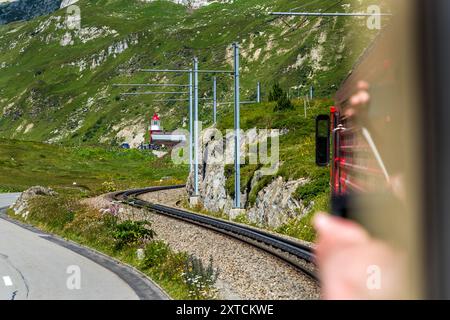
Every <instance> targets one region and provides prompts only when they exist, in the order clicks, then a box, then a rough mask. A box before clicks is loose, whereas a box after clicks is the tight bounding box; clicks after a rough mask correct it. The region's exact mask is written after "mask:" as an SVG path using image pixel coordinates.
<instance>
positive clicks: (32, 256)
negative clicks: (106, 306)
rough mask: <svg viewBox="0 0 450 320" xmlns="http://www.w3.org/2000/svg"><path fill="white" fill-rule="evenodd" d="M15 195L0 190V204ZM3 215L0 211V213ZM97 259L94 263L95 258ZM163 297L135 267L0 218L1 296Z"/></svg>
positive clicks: (2, 205) (7, 298)
mask: <svg viewBox="0 0 450 320" xmlns="http://www.w3.org/2000/svg"><path fill="white" fill-rule="evenodd" d="M18 196H19V194H0V208H4V207H7V206H9V205H11V204H12V203H14V201H15V200H16V199H17V197H18ZM0 213H1V212H0ZM94 261H95V262H94ZM22 299H32V300H43V299H45V300H47V299H52V300H53V299H57V300H74V299H85V300H94V299H95V300H98V299H99V300H122V299H125V300H137V299H158V300H159V299H167V297H166V295H165V294H164V293H163V292H162V291H161V290H160V289H159V288H157V287H156V286H155V285H154V284H153V283H151V282H150V281H148V280H147V279H145V278H144V277H143V276H142V275H141V274H139V273H137V272H135V271H134V270H133V269H131V268H128V267H126V266H123V265H120V264H118V263H116V262H114V261H113V260H111V259H109V258H107V257H106V256H103V255H101V254H97V253H94V252H92V251H90V250H87V249H86V248H82V247H79V246H77V245H75V244H73V243H70V242H66V241H64V240H61V239H59V238H57V237H53V236H50V235H47V234H43V233H42V232H40V231H38V230H35V229H33V228H30V227H23V226H20V225H18V224H17V223H14V222H13V221H10V220H9V219H8V218H6V217H4V216H3V217H2V218H1V217H0V300H22Z"/></svg>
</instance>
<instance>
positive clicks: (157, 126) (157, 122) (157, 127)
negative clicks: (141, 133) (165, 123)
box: [149, 113, 162, 143]
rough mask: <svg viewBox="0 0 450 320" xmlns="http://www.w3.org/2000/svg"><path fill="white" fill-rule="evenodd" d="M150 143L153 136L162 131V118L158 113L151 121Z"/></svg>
mask: <svg viewBox="0 0 450 320" xmlns="http://www.w3.org/2000/svg"><path fill="white" fill-rule="evenodd" d="M149 131H150V143H152V136H153V134H154V133H161V132H162V128H161V119H160V118H159V116H158V114H157V113H155V114H154V115H153V117H152V119H151V121H150V128H149Z"/></svg>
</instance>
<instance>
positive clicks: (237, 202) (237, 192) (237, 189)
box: [233, 42, 241, 209]
mask: <svg viewBox="0 0 450 320" xmlns="http://www.w3.org/2000/svg"><path fill="white" fill-rule="evenodd" d="M233 51H234V130H235V138H234V144H235V145H234V148H235V149H234V157H235V159H234V171H235V175H234V197H235V198H234V207H235V209H240V208H241V139H240V107H241V103H240V95H239V91H240V83H239V81H240V79H239V76H240V74H239V44H238V43H236V42H235V43H233Z"/></svg>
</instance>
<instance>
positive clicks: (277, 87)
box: [269, 82, 284, 102]
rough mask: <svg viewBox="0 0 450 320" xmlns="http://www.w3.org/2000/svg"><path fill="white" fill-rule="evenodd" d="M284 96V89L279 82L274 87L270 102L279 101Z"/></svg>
mask: <svg viewBox="0 0 450 320" xmlns="http://www.w3.org/2000/svg"><path fill="white" fill-rule="evenodd" d="M283 95H284V92H283V89H281V86H280V84H279V83H278V82H275V83H274V84H273V86H272V91H270V92H269V102H273V101H278V100H279V99H280V98H281V97H282V96H283Z"/></svg>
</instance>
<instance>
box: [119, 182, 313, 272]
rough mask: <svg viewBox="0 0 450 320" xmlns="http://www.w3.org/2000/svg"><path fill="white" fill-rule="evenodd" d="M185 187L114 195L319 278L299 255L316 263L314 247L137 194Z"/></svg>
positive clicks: (136, 190)
mask: <svg viewBox="0 0 450 320" xmlns="http://www.w3.org/2000/svg"><path fill="white" fill-rule="evenodd" d="M183 187H185V186H184V185H176V186H162V187H151V188H144V189H135V190H128V191H123V192H118V193H116V194H114V195H113V198H114V200H116V201H120V202H122V203H125V204H128V205H131V206H133V207H137V208H140V209H148V210H150V211H154V212H156V213H158V214H161V215H165V216H169V217H172V218H175V219H178V220H182V221H185V222H188V223H191V224H196V225H199V226H202V227H204V228H207V229H211V230H214V231H216V232H219V233H222V234H225V235H228V236H230V237H233V238H235V239H238V240H240V241H243V242H245V243H248V244H250V245H252V246H255V247H258V248H259V249H262V250H264V251H266V252H268V253H270V254H272V255H274V256H276V257H278V258H280V259H282V260H284V261H286V262H288V263H290V264H291V265H293V266H294V267H295V268H297V269H300V270H301V271H302V272H303V273H305V274H307V275H308V276H309V277H310V278H312V279H313V280H316V281H317V280H318V277H317V275H316V273H315V272H314V271H312V270H311V269H309V268H307V267H306V266H305V265H304V264H302V263H300V262H299V261H298V259H301V260H304V261H306V262H308V263H310V264H313V263H314V260H315V256H314V252H313V249H312V248H310V247H308V246H306V245H303V244H301V243H298V242H295V241H292V240H289V239H286V238H283V237H280V236H277V235H274V234H271V233H269V232H265V231H262V230H258V229H256V228H253V227H249V226H244V225H241V224H237V223H233V222H229V221H224V220H222V219H216V218H212V217H209V216H205V215H200V214H196V213H192V212H189V211H186V210H182V209H177V208H173V207H168V206H164V205H160V204H154V203H150V202H147V201H144V200H141V199H139V198H138V197H139V196H140V195H143V194H145V193H151V192H157V191H163V190H174V189H180V188H183Z"/></svg>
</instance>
